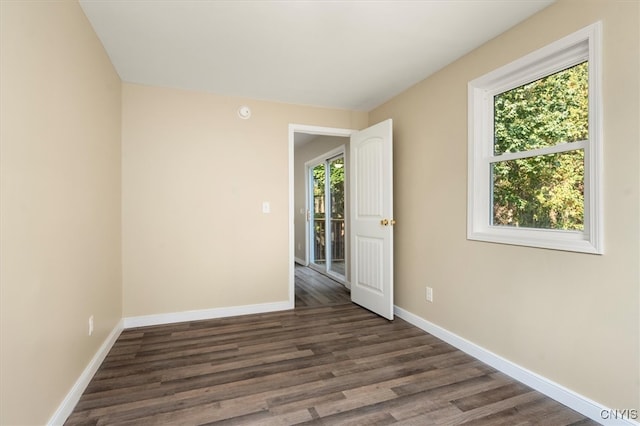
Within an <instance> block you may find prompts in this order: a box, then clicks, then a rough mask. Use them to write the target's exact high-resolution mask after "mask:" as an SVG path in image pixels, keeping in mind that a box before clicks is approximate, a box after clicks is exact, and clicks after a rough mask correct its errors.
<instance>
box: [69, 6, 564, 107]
mask: <svg viewBox="0 0 640 426" xmlns="http://www.w3.org/2000/svg"><path fill="white" fill-rule="evenodd" d="M551 3H553V0H412V1H402V0H397V1H392V0H378V1H374V0H369V1H356V0H343V1H327V0H314V1H303V0H289V1H270V0H254V1H221V0H215V1H214V0H80V4H81V6H82V8H83V10H84V12H85V14H86V15H87V17H88V18H89V21H90V22H91V24H92V25H93V28H94V29H95V31H96V33H97V34H98V37H100V39H101V40H102V43H103V44H104V47H105V48H106V50H107V53H108V54H109V56H110V58H111V61H112V62H113V65H114V66H115V68H116V70H117V71H118V73H119V75H120V77H121V78H122V80H123V81H126V82H129V83H139V84H145V85H154V86H163V87H174V88H181V89H190V90H199V91H207V92H213V93H217V94H221V95H230V96H242V97H249V98H254V99H265V100H272V101H279V102H287V103H295V104H303V105H315V106H324V107H331V108H344V109H353V110H363V111H368V110H370V109H372V108H374V107H376V106H378V105H380V104H382V103H383V102H385V101H387V100H388V99H390V98H392V97H393V96H395V95H397V94H398V93H400V92H402V91H403V90H405V89H407V88H408V87H410V86H412V85H413V84H415V83H417V82H419V81H420V80H423V79H424V78H425V77H427V76H429V75H430V74H432V73H434V72H435V71H437V70H439V69H441V68H442V67H444V66H445V65H447V64H449V63H451V62H453V61H454V60H456V59H457V58H459V57H461V56H463V55H464V54H465V53H467V52H469V51H471V50H473V49H474V48H476V47H478V46H480V45H481V44H483V43H484V42H486V41H488V40H490V39H492V38H493V37H495V36H497V35H498V34H500V33H502V32H504V31H505V30H507V29H508V28H510V27H512V26H514V25H515V24H517V23H518V22H520V21H522V20H524V19H526V18H527V17H529V16H530V15H532V14H534V13H536V12H537V11H539V10H541V9H543V8H545V7H546V6H548V5H549V4H551Z"/></svg>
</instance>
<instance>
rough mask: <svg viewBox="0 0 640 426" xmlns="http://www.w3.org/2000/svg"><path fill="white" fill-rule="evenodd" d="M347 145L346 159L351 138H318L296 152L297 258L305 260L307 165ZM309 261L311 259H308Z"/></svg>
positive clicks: (295, 219)
mask: <svg viewBox="0 0 640 426" xmlns="http://www.w3.org/2000/svg"><path fill="white" fill-rule="evenodd" d="M341 145H345V158H346V155H347V154H348V151H349V138H345V137H339V136H318V137H316V138H315V139H313V140H312V141H311V142H309V143H306V144H304V145H302V146H301V147H300V148H296V150H295V163H294V171H293V173H294V180H295V209H294V211H295V218H294V221H295V256H296V258H298V259H301V260H305V259H306V255H305V245H306V244H307V241H306V233H305V228H306V226H307V220H306V214H305V209H306V202H305V197H306V191H305V173H306V170H305V169H306V168H305V163H306V162H308V161H311V160H314V159H315V158H317V157H318V156H320V155H322V154H325V153H327V152H329V151H331V150H332V149H334V148H338V147H339V146H341ZM306 260H307V261H308V260H309V259H306Z"/></svg>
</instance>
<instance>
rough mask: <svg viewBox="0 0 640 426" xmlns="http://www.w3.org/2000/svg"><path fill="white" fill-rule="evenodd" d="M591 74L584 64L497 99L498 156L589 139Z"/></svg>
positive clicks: (529, 84)
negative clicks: (589, 75)
mask: <svg viewBox="0 0 640 426" xmlns="http://www.w3.org/2000/svg"><path fill="white" fill-rule="evenodd" d="M588 71H589V68H588V66H587V62H583V63H581V64H578V65H576V66H573V67H571V68H568V69H566V70H564V71H560V72H558V73H555V74H551V75H549V76H547V77H544V78H541V79H540V80H536V81H534V82H532V83H528V84H525V85H523V86H520V87H516V88H515V89H511V90H509V91H507V92H503V93H500V94H499V95H496V96H494V99H493V105H494V136H495V137H494V155H500V154H503V153H505V152H519V151H529V150H532V149H537V148H543V147H548V146H553V145H557V144H559V143H563V142H575V141H580V140H587V139H588V138H589V108H588V106H589V96H588V93H589V77H588Z"/></svg>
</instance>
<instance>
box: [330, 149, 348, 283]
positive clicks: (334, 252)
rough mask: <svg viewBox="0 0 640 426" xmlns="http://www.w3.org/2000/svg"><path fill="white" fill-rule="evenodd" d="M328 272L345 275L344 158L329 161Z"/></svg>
mask: <svg viewBox="0 0 640 426" xmlns="http://www.w3.org/2000/svg"><path fill="white" fill-rule="evenodd" d="M328 165H329V194H328V195H329V199H330V202H329V208H330V212H329V213H330V216H329V219H330V220H329V224H328V225H327V226H329V241H330V247H329V253H328V254H327V256H328V259H329V262H328V266H329V271H331V272H334V273H336V274H338V275H342V276H344V275H345V253H344V252H345V241H344V240H345V227H344V220H345V217H344V157H343V156H340V157H337V158H334V159H331V160H329V162H328Z"/></svg>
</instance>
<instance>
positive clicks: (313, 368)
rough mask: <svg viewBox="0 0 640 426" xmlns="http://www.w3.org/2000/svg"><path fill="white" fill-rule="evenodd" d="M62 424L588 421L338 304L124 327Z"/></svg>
mask: <svg viewBox="0 0 640 426" xmlns="http://www.w3.org/2000/svg"><path fill="white" fill-rule="evenodd" d="M298 272H299V271H296V275H297V276H298ZM303 272H304V274H311V273H310V272H309V271H300V275H304V274H303ZM311 275H313V274H311ZM298 278H299V279H301V277H298ZM316 278H317V279H319V280H320V281H322V279H321V278H320V277H316ZM311 281H312V280H310V279H308V277H307V283H306V285H310V284H309V283H310V282H311ZM322 292H323V291H321V290H317V291H316V293H317V294H322ZM314 294H315V293H314ZM317 294H316V295H317ZM300 299H301V300H304V299H305V297H303V295H300ZM316 299H317V300H316ZM306 300H307V302H309V303H312V304H315V303H316V302H317V301H318V300H322V298H321V297H319V296H318V297H317V298H313V297H312V298H307V299H306ZM66 424H67V425H112V424H118V425H152V424H161V425H178V424H179V425H203V424H221V425H223V424H225V425H226V424H228V425H232V424H233V425H253V424H262V425H293V424H307V425H373V424H379V425H383V424H401V425H461V424H465V425H516V424H517V425H533V424H539V425H591V424H596V423H594V422H592V421H590V420H588V419H585V418H584V417H583V416H582V415H580V414H578V413H576V412H575V411H572V410H571V409H569V408H567V407H565V406H563V405H561V404H559V403H557V402H555V401H553V400H551V399H549V398H547V397H545V396H543V395H541V394H540V393H538V392H535V391H533V390H531V389H530V388H528V387H527V386H525V385H522V384H520V383H518V382H515V381H514V380H512V379H510V378H508V377H507V376H505V375H503V374H502V373H499V372H497V371H496V370H494V369H492V368H491V367H489V366H487V365H485V364H483V363H481V362H480V361H478V360H476V359H474V358H472V357H470V356H468V355H466V354H464V353H463V352H461V351H459V350H457V349H455V348H453V347H452V346H450V345H448V344H446V343H444V342H442V341H440V340H438V339H437V338H435V337H433V336H431V335H429V334H427V333H424V332H423V331H422V330H420V329H418V328H416V327H414V326H412V325H410V324H408V323H407V322H405V321H403V320H401V319H399V318H397V319H395V320H394V321H387V320H386V319H383V318H380V317H378V316H376V315H374V314H372V313H371V312H369V311H367V310H365V309H362V308H360V307H358V306H357V305H353V304H351V303H337V302H336V303H334V304H332V305H330V306H305V307H303V308H302V309H295V310H291V311H285V312H274V313H268V314H259V315H247V316H241V317H233V318H221V319H215V320H206V321H193V322H186V323H179V324H171V325H162V326H153V327H144V328H136V329H128V330H125V331H124V332H123V333H122V334H121V336H120V337H119V338H118V340H117V342H116V343H115V345H114V347H113V348H112V350H111V351H110V353H109V354H108V356H107V358H106V359H105V361H104V363H103V364H102V366H101V367H100V369H99V370H98V372H97V373H96V375H95V377H94V378H93V380H92V381H91V383H90V384H89V386H88V387H87V389H86V391H85V392H84V394H83V395H82V397H81V399H80V401H79V403H78V405H77V406H76V408H75V410H74V411H73V413H72V414H71V416H70V417H69V419H68V420H67V422H66Z"/></svg>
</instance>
